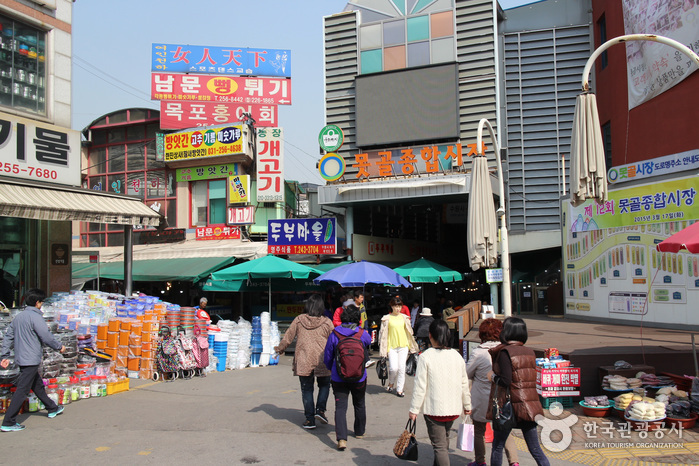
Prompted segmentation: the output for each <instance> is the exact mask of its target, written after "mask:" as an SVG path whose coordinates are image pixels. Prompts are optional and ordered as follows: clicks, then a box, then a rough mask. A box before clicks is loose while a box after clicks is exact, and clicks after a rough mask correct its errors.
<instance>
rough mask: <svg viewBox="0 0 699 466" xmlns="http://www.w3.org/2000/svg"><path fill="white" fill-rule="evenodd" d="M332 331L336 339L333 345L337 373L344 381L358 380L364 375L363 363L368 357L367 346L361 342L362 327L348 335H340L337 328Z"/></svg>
mask: <svg viewBox="0 0 699 466" xmlns="http://www.w3.org/2000/svg"><path fill="white" fill-rule="evenodd" d="M333 333H335V336H337V340H338V341H337V345H336V346H335V365H336V367H337V374H338V375H339V376H340V378H341V379H342V380H344V381H345V382H359V380H360V379H361V378H362V377H364V365H365V364H366V362H367V360H368V358H369V355H368V352H367V347H366V346H364V343H363V342H362V334H364V329H362V328H360V329H359V331H357V333H355V334H354V335H350V336H345V335H342V334H341V333H340V332H338V331H337V330H333Z"/></svg>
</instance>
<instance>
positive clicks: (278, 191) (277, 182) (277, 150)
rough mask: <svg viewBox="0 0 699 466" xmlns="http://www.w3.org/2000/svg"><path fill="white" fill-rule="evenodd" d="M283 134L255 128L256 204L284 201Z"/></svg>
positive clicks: (277, 129) (275, 130) (271, 129)
mask: <svg viewBox="0 0 699 466" xmlns="http://www.w3.org/2000/svg"><path fill="white" fill-rule="evenodd" d="M283 142H284V132H283V131H282V128H257V202H283V201H284V144H283Z"/></svg>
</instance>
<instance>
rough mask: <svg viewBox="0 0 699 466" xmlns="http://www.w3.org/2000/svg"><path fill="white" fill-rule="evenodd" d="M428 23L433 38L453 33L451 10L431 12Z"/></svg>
mask: <svg viewBox="0 0 699 466" xmlns="http://www.w3.org/2000/svg"><path fill="white" fill-rule="evenodd" d="M430 24H431V25H432V38H433V39H436V38H437V37H447V36H453V35H454V17H453V15H452V12H451V11H444V12H442V13H435V14H433V15H432V16H431V17H430ZM408 30H410V28H408Z"/></svg>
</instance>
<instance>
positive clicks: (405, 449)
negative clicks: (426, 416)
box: [393, 419, 417, 461]
mask: <svg viewBox="0 0 699 466" xmlns="http://www.w3.org/2000/svg"><path fill="white" fill-rule="evenodd" d="M415 424H416V422H415V421H412V420H410V419H408V423H407V424H406V425H405V430H404V431H403V433H402V434H400V437H398V440H396V444H395V445H394V446H393V454H394V455H396V457H398V458H400V459H402V460H407V461H417V439H416V438H415Z"/></svg>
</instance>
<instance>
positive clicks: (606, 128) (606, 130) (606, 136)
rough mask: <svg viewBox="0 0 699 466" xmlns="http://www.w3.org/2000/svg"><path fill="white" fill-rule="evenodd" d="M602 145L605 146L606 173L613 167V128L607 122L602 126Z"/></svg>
mask: <svg viewBox="0 0 699 466" xmlns="http://www.w3.org/2000/svg"><path fill="white" fill-rule="evenodd" d="M602 144H604V164H605V165H606V167H605V172H606V171H607V170H609V169H610V168H611V167H612V126H611V123H609V122H607V123H605V124H603V125H602Z"/></svg>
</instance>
